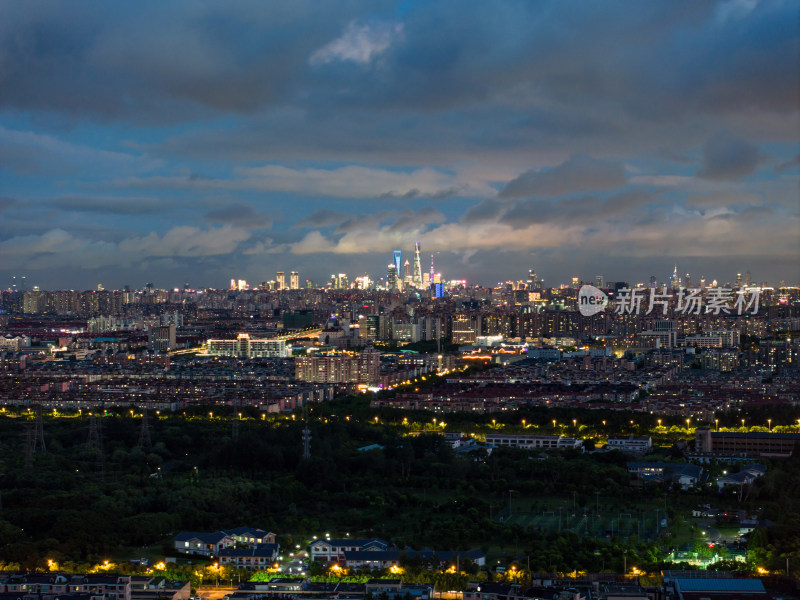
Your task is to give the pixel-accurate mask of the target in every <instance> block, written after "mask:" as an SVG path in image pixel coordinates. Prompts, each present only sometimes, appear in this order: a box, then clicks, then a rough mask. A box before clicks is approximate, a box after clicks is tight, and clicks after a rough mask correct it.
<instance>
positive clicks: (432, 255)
mask: <svg viewBox="0 0 800 600" xmlns="http://www.w3.org/2000/svg"><path fill="white" fill-rule="evenodd" d="M431 285H433V254H431Z"/></svg>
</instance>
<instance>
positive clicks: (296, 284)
mask: <svg viewBox="0 0 800 600" xmlns="http://www.w3.org/2000/svg"><path fill="white" fill-rule="evenodd" d="M289 288H290V289H292V290H299V289H300V273H298V272H297V271H292V272H291V273H290V274H289Z"/></svg>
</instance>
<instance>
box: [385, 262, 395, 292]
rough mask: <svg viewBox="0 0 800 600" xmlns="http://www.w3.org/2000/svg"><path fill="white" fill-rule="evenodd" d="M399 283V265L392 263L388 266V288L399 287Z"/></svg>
mask: <svg viewBox="0 0 800 600" xmlns="http://www.w3.org/2000/svg"><path fill="white" fill-rule="evenodd" d="M397 283H398V282H397V265H396V264H394V263H391V264H389V266H388V267H386V289H389V290H396V289H398V285H397Z"/></svg>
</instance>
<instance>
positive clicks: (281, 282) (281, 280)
mask: <svg viewBox="0 0 800 600" xmlns="http://www.w3.org/2000/svg"><path fill="white" fill-rule="evenodd" d="M275 289H278V290H285V289H286V274H285V273H284V272H283V271H278V272H277V273H276V274H275Z"/></svg>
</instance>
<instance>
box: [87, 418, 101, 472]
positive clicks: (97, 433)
mask: <svg viewBox="0 0 800 600" xmlns="http://www.w3.org/2000/svg"><path fill="white" fill-rule="evenodd" d="M86 445H87V446H88V448H89V451H90V452H91V453H92V454H93V461H92V464H93V465H94V474H95V476H96V477H97V478H98V479H99V480H100V481H103V479H105V464H104V460H103V432H102V425H101V423H100V421H99V420H98V419H97V417H96V416H94V415H92V416H90V417H89V439H88V440H87V442H86Z"/></svg>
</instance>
